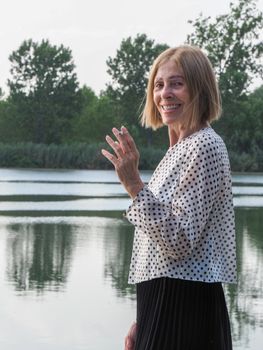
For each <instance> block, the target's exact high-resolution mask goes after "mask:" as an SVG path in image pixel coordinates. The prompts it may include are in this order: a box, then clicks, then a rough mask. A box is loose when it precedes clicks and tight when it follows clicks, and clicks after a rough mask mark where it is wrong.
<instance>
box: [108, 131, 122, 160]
mask: <svg viewBox="0 0 263 350" xmlns="http://www.w3.org/2000/svg"><path fill="white" fill-rule="evenodd" d="M106 141H107V142H108V144H109V145H110V146H111V148H112V149H113V150H114V152H115V154H116V156H117V157H118V158H120V157H121V156H122V155H123V151H122V147H121V146H120V145H119V143H118V142H115V141H114V140H113V139H112V138H111V137H110V136H109V135H107V136H106Z"/></svg>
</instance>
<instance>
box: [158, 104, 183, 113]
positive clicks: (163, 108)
mask: <svg viewBox="0 0 263 350" xmlns="http://www.w3.org/2000/svg"><path fill="white" fill-rule="evenodd" d="M179 107H181V104H180V103H176V104H173V105H162V106H161V108H162V110H163V111H172V110H174V109H178V108H179Z"/></svg>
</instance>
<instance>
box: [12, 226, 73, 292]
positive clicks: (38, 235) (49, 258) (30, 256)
mask: <svg viewBox="0 0 263 350" xmlns="http://www.w3.org/2000/svg"><path fill="white" fill-rule="evenodd" d="M8 230H9V232H10V234H9V236H8V241H7V249H8V254H7V256H8V262H7V275H8V279H9V280H11V281H13V282H14V285H15V288H16V290H18V291H25V290H37V291H42V290H44V289H49V290H58V289H60V288H61V287H62V286H63V285H64V284H65V282H66V280H67V276H68V273H69V267H70V259H71V255H72V248H73V247H72V246H73V236H72V232H71V230H72V229H71V226H70V225H65V224H50V223H49V224H43V223H37V224H12V225H9V226H8Z"/></svg>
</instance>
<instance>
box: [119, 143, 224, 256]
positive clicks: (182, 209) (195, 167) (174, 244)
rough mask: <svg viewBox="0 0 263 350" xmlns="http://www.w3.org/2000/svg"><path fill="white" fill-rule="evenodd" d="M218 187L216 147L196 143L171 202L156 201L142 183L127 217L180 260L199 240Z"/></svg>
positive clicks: (218, 164) (184, 166)
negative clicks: (142, 186)
mask: <svg viewBox="0 0 263 350" xmlns="http://www.w3.org/2000/svg"><path fill="white" fill-rule="evenodd" d="M167 186H168V185H167ZM219 186H220V159H219V152H218V149H217V147H216V146H215V145H213V144H212V143H209V144H205V143H202V142H199V143H198V144H197V145H196V144H195V147H192V149H189V150H188V152H187V155H186V158H185V161H184V165H183V167H182V170H181V173H180V178H179V182H178V186H176V188H175V189H174V190H173V194H172V203H171V202H170V204H171V205H169V206H168V205H167V203H164V202H161V201H159V200H158V199H157V198H156V197H155V196H154V194H153V193H152V192H151V190H150V189H149V188H148V186H146V185H145V186H144V188H143V189H142V190H141V191H140V192H139V194H138V195H137V197H136V198H135V199H134V201H133V203H132V204H131V206H130V207H129V208H128V210H127V212H126V217H127V219H128V220H129V221H130V222H131V223H132V224H133V225H135V227H137V228H138V229H139V230H141V231H143V232H144V233H145V234H146V235H148V236H149V237H150V238H151V239H152V240H153V241H155V242H156V243H157V245H159V247H160V249H161V250H162V251H164V253H165V254H167V255H169V256H171V257H172V258H174V259H176V260H180V259H183V258H185V257H187V256H188V255H189V254H191V252H192V250H193V248H194V247H195V245H196V244H197V242H198V240H199V239H200V235H201V233H202V231H203V230H204V227H205V225H206V223H207V220H208V217H209V214H210V211H211V209H212V206H213V204H214V201H215V198H216V195H217V193H218V190H219ZM167 190H168V191H169V187H167ZM170 191H171V188H170Z"/></svg>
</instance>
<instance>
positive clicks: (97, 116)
mask: <svg viewBox="0 0 263 350" xmlns="http://www.w3.org/2000/svg"><path fill="white" fill-rule="evenodd" d="M81 94H82V100H83V108H82V111H81V113H80V114H79V116H78V117H77V118H75V119H74V125H73V131H72V134H73V137H72V140H73V141H78V142H86V143H94V142H103V141H104V138H105V135H106V134H109V133H110V132H111V129H112V127H113V126H114V125H117V124H118V121H117V120H116V118H115V105H114V103H113V102H112V100H111V99H110V98H109V97H108V96H107V95H105V94H101V95H100V96H99V97H97V96H96V94H95V93H94V91H93V90H92V89H91V88H89V87H87V86H83V87H82V89H81Z"/></svg>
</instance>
